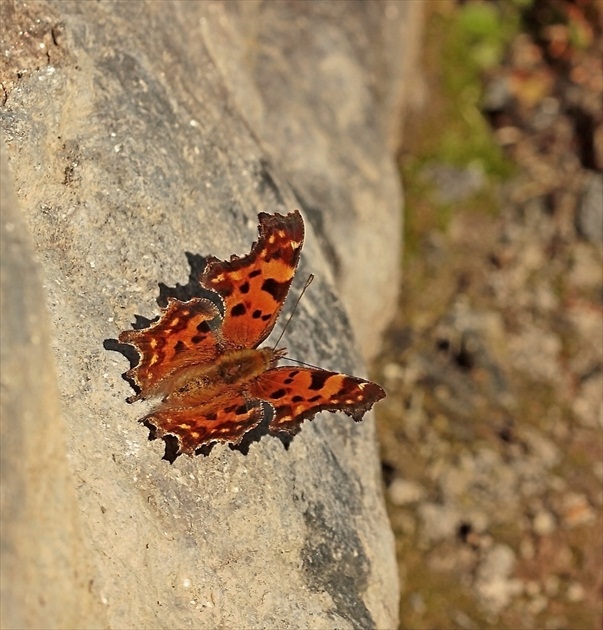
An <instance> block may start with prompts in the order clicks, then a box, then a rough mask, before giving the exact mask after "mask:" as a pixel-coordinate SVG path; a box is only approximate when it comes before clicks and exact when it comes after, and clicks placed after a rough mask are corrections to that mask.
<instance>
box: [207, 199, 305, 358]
mask: <svg viewBox="0 0 603 630" xmlns="http://www.w3.org/2000/svg"><path fill="white" fill-rule="evenodd" d="M258 229H259V238H258V241H257V243H255V244H254V245H253V247H252V248H251V252H250V253H249V254H247V255H246V256H243V257H241V258H239V257H238V256H232V258H231V259H230V260H228V261H222V260H218V259H217V258H213V257H210V258H209V259H208V263H207V266H206V268H205V271H204V272H203V274H202V276H201V284H202V285H203V286H204V287H205V288H206V289H210V290H213V291H215V292H216V293H218V294H219V295H220V297H221V298H222V300H223V302H224V320H223V322H222V336H223V338H224V341H225V343H226V344H227V345H228V346H229V347H234V348H255V347H257V346H258V345H259V344H260V343H261V342H262V341H264V339H266V337H267V336H268V335H269V334H270V332H271V331H272V329H273V328H274V324H275V322H276V318H277V317H278V315H279V313H280V311H281V309H282V307H283V304H284V302H285V298H286V297H287V293H288V292H289V286H290V285H291V281H292V280H293V276H294V274H295V270H296V268H297V264H298V262H299V257H300V254H301V249H302V245H303V242H304V222H303V220H302V217H301V214H300V213H299V211H298V210H295V212H291V213H290V214H288V215H286V216H283V215H280V214H266V213H264V212H262V213H260V214H259V227H258Z"/></svg>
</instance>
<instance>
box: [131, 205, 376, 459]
mask: <svg viewBox="0 0 603 630" xmlns="http://www.w3.org/2000/svg"><path fill="white" fill-rule="evenodd" d="M258 219H259V226H258V231H259V238H258V240H257V242H256V243H254V244H253V246H252V247H251V251H250V252H249V254H246V255H245V256H241V257H239V256H236V255H233V256H231V258H230V260H228V261H225V260H219V259H217V258H215V257H213V256H210V257H209V258H208V259H207V262H206V266H205V269H204V271H203V273H202V274H201V276H200V278H199V283H200V285H201V286H202V287H203V288H204V289H206V290H209V291H212V292H213V295H214V296H215V299H214V300H209V299H207V298H193V299H191V300H188V301H180V300H178V299H175V298H170V299H169V300H168V304H167V307H166V308H165V309H163V310H162V313H161V316H160V318H159V320H158V321H157V322H155V323H154V324H151V326H149V327H148V328H145V329H142V330H127V331H124V332H122V333H121V334H120V335H119V341H120V342H122V343H126V344H130V345H132V346H134V347H135V348H136V350H137V352H138V354H139V355H140V357H139V363H138V365H136V366H135V367H133V368H132V369H130V370H129V371H128V372H126V374H125V376H126V378H128V379H129V380H130V381H131V382H133V383H134V384H135V385H136V386H137V388H138V389H139V391H138V393H137V394H136V395H134V396H131V397H130V398H128V399H127V400H128V402H134V401H137V400H146V399H150V398H156V399H158V401H159V402H158V403H157V404H156V406H155V407H154V408H153V409H152V410H151V411H150V412H149V413H148V414H147V415H146V416H145V417H144V418H142V419H141V422H144V423H145V424H147V425H150V426H151V427H152V428H153V429H154V432H155V436H156V437H165V436H168V435H172V436H175V437H176V439H177V441H178V454H180V453H186V454H188V455H193V454H194V453H195V451H197V450H198V449H200V448H202V447H206V446H209V445H212V444H213V443H216V442H224V443H231V444H233V445H234V444H238V443H240V442H241V440H242V438H243V437H244V436H245V434H246V433H248V432H249V431H250V430H251V429H253V428H255V427H256V426H257V425H258V424H259V423H260V422H261V421H262V420H263V418H264V416H265V413H266V411H267V410H269V412H270V414H271V416H270V422H269V425H268V429H269V432H271V433H273V434H278V433H284V434H290V435H293V434H295V433H297V431H298V430H299V428H300V425H301V423H302V422H303V421H304V420H306V419H311V418H312V417H313V416H314V415H315V414H316V413H318V412H320V411H343V412H345V413H346V414H348V415H349V416H351V417H353V418H354V420H356V421H357V422H358V421H360V420H362V417H363V416H364V414H365V413H366V412H367V411H368V410H369V409H370V408H371V407H372V406H373V404H374V403H375V402H377V401H378V400H380V399H381V398H383V397H384V396H385V392H384V391H383V389H382V388H381V387H380V386H379V385H377V384H376V383H372V382H370V381H367V380H364V379H362V378H358V377H355V376H348V375H346V374H340V373H338V372H329V371H327V370H322V369H319V368H313V367H304V366H297V365H294V366H280V367H278V366H277V364H278V362H279V361H280V360H281V359H283V358H284V357H285V355H286V350H285V349H284V348H280V349H276V348H271V347H265V348H259V347H258V346H259V345H260V344H261V343H262V342H263V341H264V340H265V339H266V338H267V337H268V335H269V334H270V333H271V331H272V329H273V328H274V325H275V323H276V320H277V318H278V316H279V313H280V312H281V309H282V308H283V304H284V302H285V298H286V297H287V293H288V292H289V287H290V285H291V282H292V280H293V278H294V276H295V271H296V269H297V265H298V263H299V258H300V255H301V250H302V246H303V242H304V222H303V219H302V216H301V214H300V212H299V211H298V210H295V211H293V212H291V213H289V214H287V215H280V214H267V213H264V212H262V213H260V214H259V216H258Z"/></svg>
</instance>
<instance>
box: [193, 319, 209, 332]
mask: <svg viewBox="0 0 603 630" xmlns="http://www.w3.org/2000/svg"><path fill="white" fill-rule="evenodd" d="M196 328H197V330H198V331H199V332H200V333H208V332H209V331H210V330H211V326H210V325H209V323H208V322H207V321H205V320H204V321H202V322H201V323H200V324H197V327H196Z"/></svg>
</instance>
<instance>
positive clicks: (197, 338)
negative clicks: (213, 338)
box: [191, 335, 207, 343]
mask: <svg viewBox="0 0 603 630" xmlns="http://www.w3.org/2000/svg"><path fill="white" fill-rule="evenodd" d="M206 338H207V335H195V336H194V337H192V338H191V341H192V342H193V343H201V342H202V341H205V339H206Z"/></svg>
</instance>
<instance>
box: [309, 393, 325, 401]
mask: <svg viewBox="0 0 603 630" xmlns="http://www.w3.org/2000/svg"><path fill="white" fill-rule="evenodd" d="M321 398H322V396H319V395H318V394H317V395H316V396H312V398H308V402H318V401H319V400H320V399H321Z"/></svg>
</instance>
